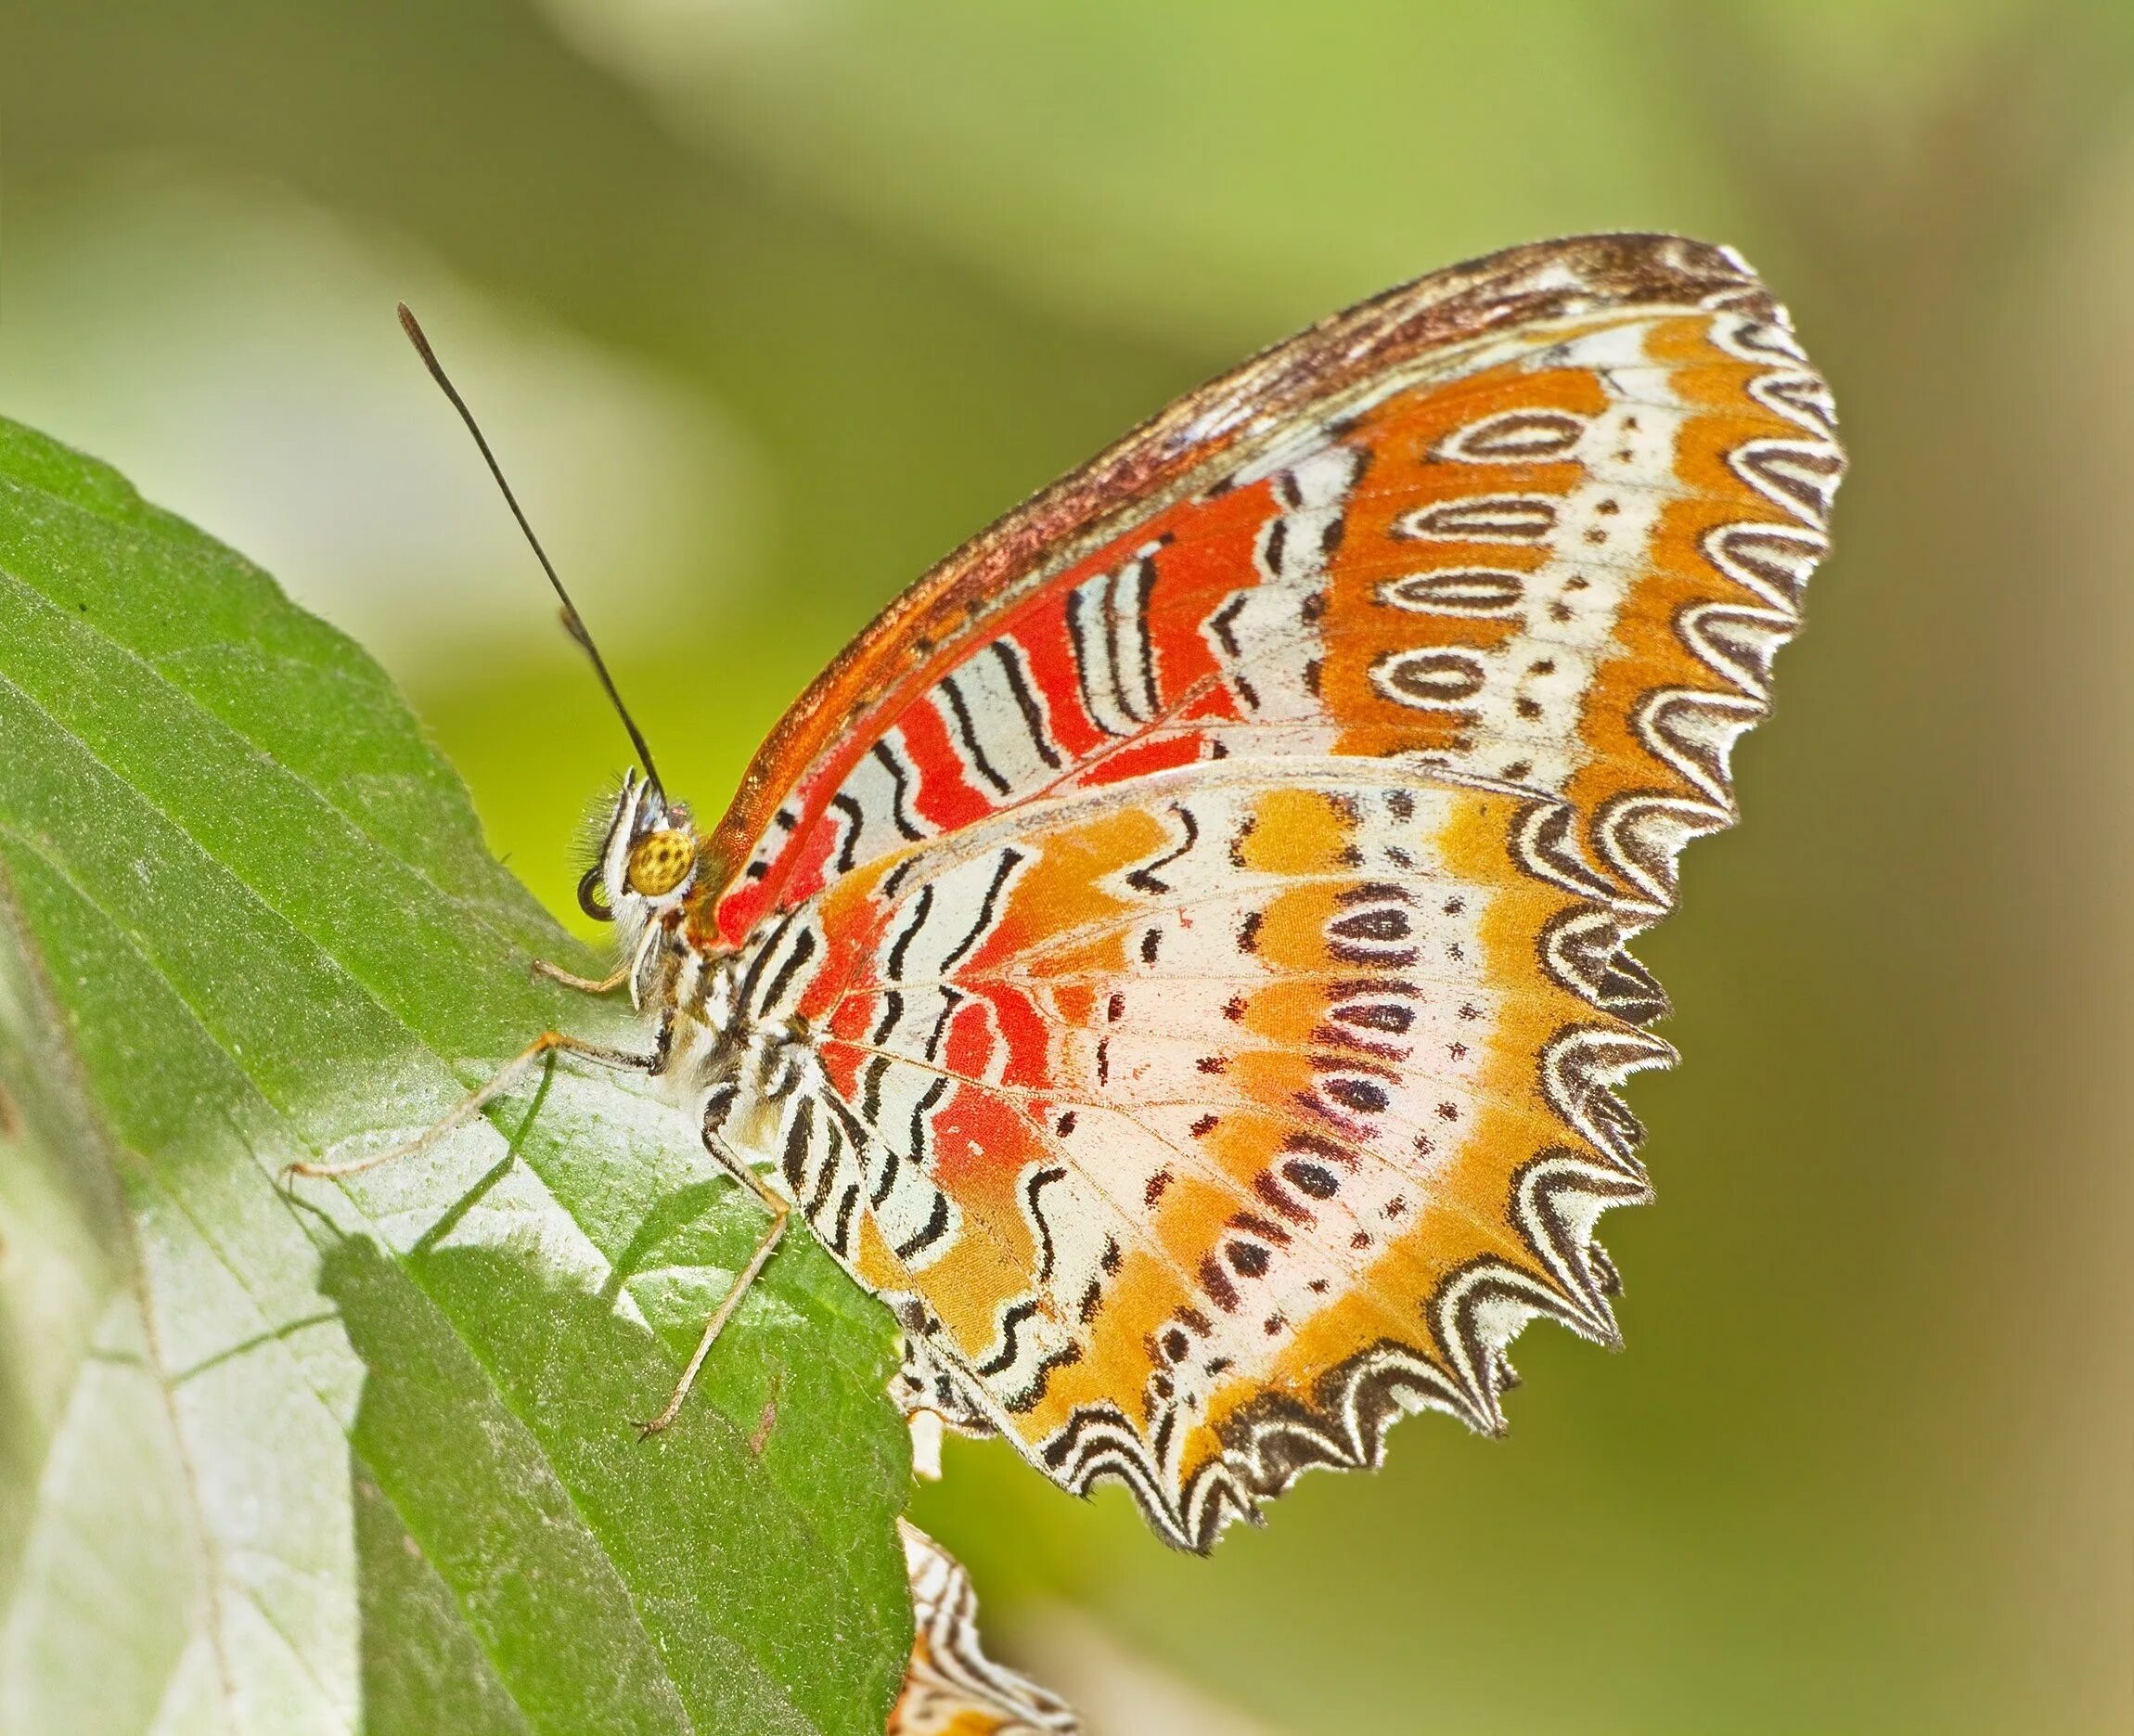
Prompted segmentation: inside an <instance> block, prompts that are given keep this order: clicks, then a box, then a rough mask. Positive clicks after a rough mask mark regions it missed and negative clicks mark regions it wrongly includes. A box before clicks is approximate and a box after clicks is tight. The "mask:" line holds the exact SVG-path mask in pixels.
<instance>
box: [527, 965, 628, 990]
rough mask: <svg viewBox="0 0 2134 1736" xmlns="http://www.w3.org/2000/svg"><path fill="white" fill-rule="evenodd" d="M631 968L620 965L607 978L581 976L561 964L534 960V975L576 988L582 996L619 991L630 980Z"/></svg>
mask: <svg viewBox="0 0 2134 1736" xmlns="http://www.w3.org/2000/svg"><path fill="white" fill-rule="evenodd" d="M630 971H631V967H630V966H629V965H626V964H625V965H618V966H616V968H615V969H614V970H613V971H611V973H610V974H608V975H607V976H601V977H592V976H579V975H577V974H575V973H574V972H572V971H566V970H564V968H563V967H562V966H561V965H559V964H550V963H549V962H548V961H547V959H546V958H536V959H534V960H533V974H534V975H535V976H545V977H546V978H547V979H548V980H549V981H550V982H551V983H560V984H562V985H563V986H564V987H565V988H574V989H576V990H577V991H578V992H579V993H580V994H581V995H606V994H610V993H611V992H612V991H613V990H615V989H619V988H621V987H622V986H623V984H625V983H627V982H628V981H629V980H630Z"/></svg>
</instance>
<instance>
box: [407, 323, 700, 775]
mask: <svg viewBox="0 0 2134 1736" xmlns="http://www.w3.org/2000/svg"><path fill="white" fill-rule="evenodd" d="M399 309H400V328H401V329H402V330H403V331H405V333H406V334H407V341H408V342H410V343H412V344H413V345H414V346H415V353H416V354H418V355H419V356H420V357H421V358H422V365H423V366H425V367H427V368H428V369H429V370H430V377H431V379H434V380H435V381H436V382H437V386H438V390H439V391H441V392H444V395H445V396H446V397H447V398H449V399H450V400H451V401H452V407H453V408H454V409H456V410H457V411H458V412H459V419H460V420H461V421H463V422H465V423H466V424H467V431H468V432H469V433H470V434H472V435H473V436H474V444H475V445H476V446H477V447H478V448H479V449H480V450H481V453H482V462H483V463H485V464H487V465H488V466H489V474H490V475H491V476H493V477H495V479H496V486H497V488H498V489H499V490H500V491H502V493H503V495H504V504H505V505H506V506H508V507H509V508H511V516H512V517H513V518H514V519H516V520H518V521H519V528H520V530H521V532H522V533H523V534H525V537H526V542H527V546H528V547H531V548H532V549H533V558H534V559H536V560H538V561H539V562H540V563H541V571H542V572H546V574H547V575H548V583H549V585H551V586H553V587H554V589H555V592H556V596H557V599H558V600H559V602H560V603H561V604H562V605H563V631H564V632H566V633H568V634H569V635H570V636H571V637H572V639H573V640H574V641H576V643H577V645H578V647H579V649H582V650H583V651H584V652H585V655H586V657H587V658H588V659H590V660H591V662H592V664H593V673H594V674H595V675H598V676H599V678H600V686H601V688H603V689H604V690H605V691H606V693H607V695H608V701H609V703H610V704H611V705H613V706H614V708H615V715H616V716H618V717H620V718H621V719H622V720H623V728H624V729H626V730H628V731H629V732H630V745H631V746H632V747H634V748H635V749H636V752H637V760H638V763H639V764H640V765H643V766H644V768H645V778H646V781H647V782H649V784H651V785H652V786H653V787H654V788H655V789H658V790H662V791H663V790H664V789H665V787H666V786H665V785H663V784H662V783H661V782H660V774H659V772H658V771H657V770H656V769H655V768H654V766H653V765H652V750H651V748H650V747H649V745H648V744H647V743H646V740H645V735H644V731H642V730H641V729H639V728H638V727H637V720H636V718H634V717H632V716H631V715H630V708H629V707H628V706H627V705H625V704H623V696H622V694H621V693H619V692H618V691H617V690H616V688H615V677H614V676H613V675H611V674H609V673H608V662H607V659H605V658H604V657H602V656H601V655H600V649H599V647H598V646H597V645H595V644H594V643H593V636H592V634H590V633H589V632H587V631H586V629H585V618H584V617H583V616H582V615H580V614H579V612H578V605H577V604H575V603H573V602H572V600H571V593H570V592H569V591H567V590H565V589H564V588H563V581H562V580H561V579H560V578H559V577H558V576H557V572H556V564H555V562H554V561H552V560H550V559H548V551H547V550H546V548H544V547H541V539H540V538H539V537H538V536H536V535H534V534H533V525H531V524H529V523H528V522H527V521H526V514H525V511H524V509H523V508H521V506H520V505H519V496H518V495H514V494H513V493H512V492H511V484H510V483H509V482H506V481H505V480H504V469H503V467H502V466H501V465H499V464H498V463H497V462H496V455H495V453H494V452H492V451H490V449H489V442H488V440H487V439H486V438H484V436H483V435H482V425H481V424H480V423H479V422H477V421H476V420H475V419H474V412H473V411H472V410H470V409H469V408H468V407H467V400H466V399H465V398H462V397H461V396H460V395H459V388H458V387H456V386H455V385H454V384H453V383H452V380H451V378H450V376H448V375H447V374H446V373H445V371H444V364H443V363H441V362H440V361H439V360H438V359H437V352H436V351H435V350H433V349H431V347H430V340H429V338H428V337H426V336H425V335H424V333H423V330H422V326H421V323H420V322H419V321H418V319H417V318H416V317H415V313H414V310H413V309H411V308H410V307H409V306H408V305H407V303H406V302H400V303H399Z"/></svg>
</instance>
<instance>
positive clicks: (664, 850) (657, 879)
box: [623, 829, 697, 898]
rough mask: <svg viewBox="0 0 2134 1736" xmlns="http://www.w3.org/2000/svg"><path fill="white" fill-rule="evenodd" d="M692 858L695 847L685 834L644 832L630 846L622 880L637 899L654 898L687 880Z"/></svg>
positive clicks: (692, 861)
mask: <svg viewBox="0 0 2134 1736" xmlns="http://www.w3.org/2000/svg"><path fill="white" fill-rule="evenodd" d="M696 859H697V846H696V843H695V842H694V841H693V840H692V839H691V838H690V836H689V834H688V832H685V831H675V830H673V829H661V830H659V831H656V832H647V833H646V834H645V835H644V836H643V837H642V838H640V839H638V840H637V842H636V843H635V844H634V845H632V846H631V850H630V866H629V868H628V869H627V870H626V872H625V873H624V875H623V879H624V881H626V882H627V883H628V885H629V888H630V890H631V891H632V892H634V893H636V894H637V895H638V896H639V897H640V898H658V897H660V896H662V894H666V893H671V892H673V891H674V890H675V887H677V886H679V885H680V884H681V883H682V882H683V881H685V880H687V879H688V874H689V868H690V865H691V864H693V863H694V862H695V861H696Z"/></svg>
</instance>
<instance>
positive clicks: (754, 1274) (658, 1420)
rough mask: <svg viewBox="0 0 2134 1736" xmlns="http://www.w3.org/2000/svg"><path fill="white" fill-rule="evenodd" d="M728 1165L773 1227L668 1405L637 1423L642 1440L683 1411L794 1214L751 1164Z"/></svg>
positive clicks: (707, 1326) (715, 1313)
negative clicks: (699, 1372) (707, 1359)
mask: <svg viewBox="0 0 2134 1736" xmlns="http://www.w3.org/2000/svg"><path fill="white" fill-rule="evenodd" d="M714 1155H720V1156H723V1155H724V1153H718V1152H714ZM726 1169H727V1172H728V1173H729V1174H730V1175H732V1177H734V1179H735V1180H736V1181H738V1182H739V1183H740V1184H741V1185H742V1186H743V1187H745V1188H746V1189H749V1191H750V1192H752V1193H753V1194H754V1195H755V1196H756V1198H757V1199H758V1200H759V1201H761V1202H762V1203H763V1207H764V1209H765V1211H766V1212H768V1213H769V1214H770V1218H771V1221H770V1228H767V1229H765V1231H764V1233H763V1238H762V1240H761V1241H758V1242H757V1243H756V1250H755V1252H754V1253H753V1254H750V1255H749V1259H748V1264H747V1265H746V1266H744V1267H741V1269H740V1274H739V1276H738V1277H737V1278H736V1279H734V1283H733V1288H732V1289H731V1290H729V1291H727V1292H726V1296H725V1298H724V1300H722V1301H721V1302H720V1304H719V1305H718V1306H717V1307H716V1308H714V1309H713V1310H712V1316H711V1318H709V1319H708V1320H706V1321H705V1322H704V1330H703V1333H702V1335H701V1337H700V1338H699V1339H698V1340H697V1347H696V1349H695V1351H693V1352H692V1353H691V1354H690V1357H689V1364H688V1368H686V1369H684V1370H682V1378H681V1379H680V1380H679V1381H678V1382H675V1391H674V1395H673V1396H672V1397H670V1398H669V1399H668V1400H667V1406H666V1408H665V1409H664V1410H662V1411H661V1412H660V1414H659V1415H658V1416H656V1417H654V1418H653V1419H652V1420H651V1421H649V1422H640V1423H638V1424H637V1425H636V1429H637V1438H638V1439H639V1440H641V1441H642V1440H649V1438H650V1437H651V1436H653V1435H655V1434H659V1433H660V1432H661V1430H662V1429H664V1428H665V1427H666V1426H667V1425H668V1424H669V1423H671V1422H673V1421H674V1420H675V1418H676V1417H677V1416H679V1415H680V1414H681V1410H682V1405H683V1403H684V1402H685V1401H686V1400H687V1399H688V1395H689V1389H690V1388H691V1387H692V1386H694V1385H695V1384H696V1383H697V1370H700V1369H701V1368H702V1367H703V1366H704V1358H705V1357H708V1356H710V1355H711V1354H712V1346H713V1344H716V1343H717V1342H718V1337H719V1334H720V1333H721V1332H722V1331H725V1330H726V1322H727V1321H728V1320H729V1319H731V1318H733V1314H734V1310H735V1309H736V1308H738V1307H739V1306H740V1305H741V1298H742V1297H744V1296H746V1295H747V1294H748V1293H749V1289H750V1287H751V1286H752V1284H754V1282H755V1281H756V1279H758V1278H760V1277H762V1276H763V1270H764V1267H766V1266H768V1265H769V1264H770V1261H771V1255H772V1254H776V1253H777V1252H778V1243H779V1242H780V1241H783V1240H784V1238H785V1233H786V1224H787V1222H788V1220H789V1219H791V1216H792V1206H791V1203H790V1202H787V1201H785V1200H781V1199H780V1198H779V1197H778V1195H777V1194H775V1193H773V1192H772V1191H771V1189H770V1188H769V1187H768V1186H767V1185H766V1184H765V1181H764V1178H763V1177H761V1176H759V1175H757V1174H756V1172H755V1171H754V1170H752V1169H751V1168H750V1167H749V1166H748V1164H743V1163H739V1162H734V1161H728V1162H727V1164H726Z"/></svg>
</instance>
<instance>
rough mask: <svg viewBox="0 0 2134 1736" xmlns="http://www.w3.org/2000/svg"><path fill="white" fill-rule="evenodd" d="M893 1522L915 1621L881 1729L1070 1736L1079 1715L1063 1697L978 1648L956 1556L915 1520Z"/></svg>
mask: <svg viewBox="0 0 2134 1736" xmlns="http://www.w3.org/2000/svg"><path fill="white" fill-rule="evenodd" d="M898 1529H899V1530H900V1531H901V1532H902V1533H903V1536H904V1560H905V1567H906V1571H907V1572H908V1574H909V1575H910V1578H911V1602H912V1614H914V1615H915V1616H916V1617H917V1621H916V1623H915V1627H914V1632H913V1634H912V1645H911V1664H910V1667H909V1668H908V1669H906V1672H905V1678H904V1690H903V1691H902V1692H901V1693H899V1694H898V1695H897V1700H896V1704H895V1706H894V1707H893V1708H892V1709H891V1712H890V1715H889V1728H888V1731H887V1736H1075V1732H1076V1731H1078V1730H1080V1729H1081V1728H1082V1725H1081V1721H1080V1720H1079V1719H1078V1718H1076V1717H1075V1716H1074V1714H1073V1711H1072V1710H1071V1709H1070V1708H1069V1707H1068V1705H1067V1704H1066V1703H1065V1702H1064V1701H1062V1700H1061V1699H1060V1697H1059V1696H1058V1695H1057V1694H1053V1693H1050V1692H1048V1691H1046V1690H1045V1689H1043V1688H1040V1687H1039V1686H1038V1685H1037V1684H1036V1683H1035V1682H1034V1681H1031V1680H1030V1679H1029V1678H1027V1677H1023V1676H1019V1675H1017V1674H1016V1672H1015V1671H1013V1670H1010V1669H1007V1668H1004V1667H1003V1666H1002V1665H998V1664H996V1663H994V1662H993V1660H992V1659H990V1658H988V1657H987V1656H986V1655H985V1653H984V1652H983V1650H982V1649H981V1648H980V1646H979V1643H978V1600H977V1597H976V1596H975V1595H974V1594H973V1593H972V1591H971V1578H970V1575H967V1574H966V1573H965V1572H964V1571H963V1566H962V1563H960V1562H958V1561H957V1560H956V1558H955V1557H954V1556H952V1555H950V1554H949V1552H948V1551H947V1550H945V1549H943V1548H942V1547H941V1545H940V1544H938V1543H936V1542H935V1541H934V1540H933V1539H932V1537H928V1536H927V1535H926V1534H925V1533H924V1532H923V1531H921V1530H919V1528H918V1527H917V1526H916V1525H912V1524H905V1523H903V1522H902V1521H899V1523H898Z"/></svg>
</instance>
